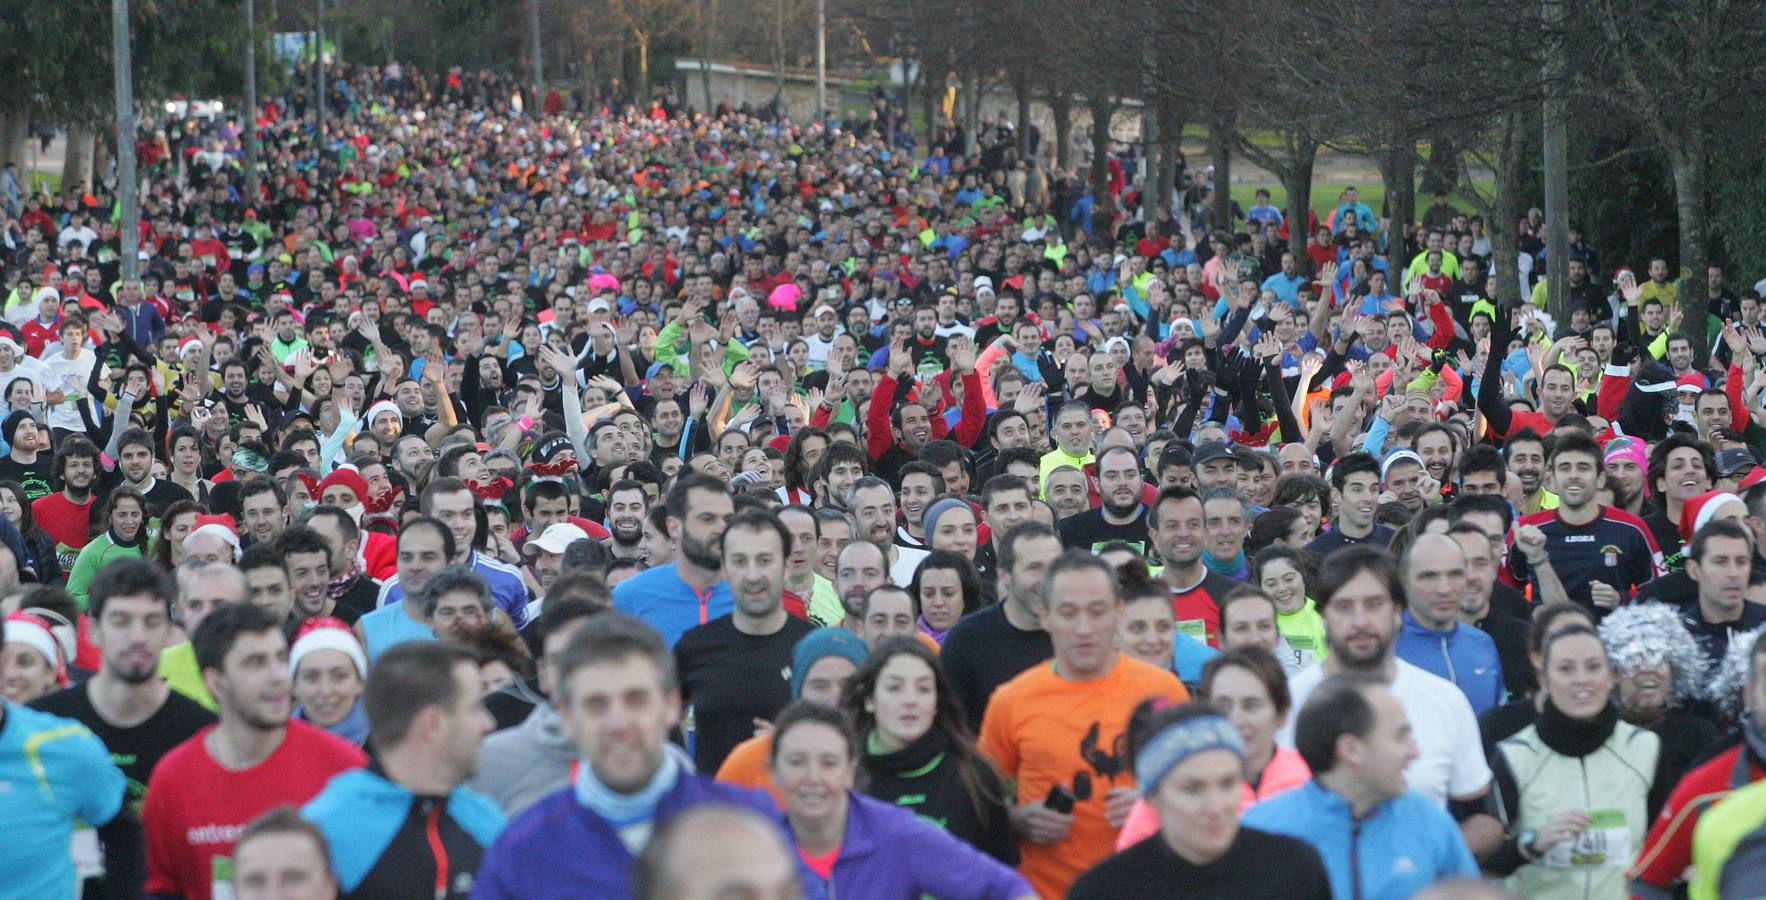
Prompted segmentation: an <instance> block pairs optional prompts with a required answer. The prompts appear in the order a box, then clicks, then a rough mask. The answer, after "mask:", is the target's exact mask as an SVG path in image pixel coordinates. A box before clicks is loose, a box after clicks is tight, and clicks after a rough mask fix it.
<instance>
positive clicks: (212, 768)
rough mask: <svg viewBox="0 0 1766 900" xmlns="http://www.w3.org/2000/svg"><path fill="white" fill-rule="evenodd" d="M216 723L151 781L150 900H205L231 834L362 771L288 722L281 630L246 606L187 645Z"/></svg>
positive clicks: (350, 751) (316, 735) (215, 616)
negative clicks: (215, 706) (165, 899)
mask: <svg viewBox="0 0 1766 900" xmlns="http://www.w3.org/2000/svg"><path fill="white" fill-rule="evenodd" d="M193 642H194V643H195V645H196V659H197V662H198V664H199V665H200V666H201V667H202V677H203V681H204V682H205V683H206V684H207V685H208V689H209V692H210V693H211V694H213V695H214V697H215V700H216V702H217V703H219V704H220V721H219V722H218V723H217V724H215V725H214V726H211V727H209V728H205V729H203V730H202V731H200V732H198V733H197V734H196V735H195V736H194V737H192V738H190V739H189V740H187V741H185V742H184V743H182V744H179V745H178V746H177V748H175V749H174V750H172V752H170V753H168V754H166V756H165V758H164V759H162V760H160V764H159V766H157V767H156V768H155V769H154V770H153V777H152V778H151V780H149V781H148V783H147V802H146V804H145V806H144V807H143V810H142V819H143V820H144V821H145V822H146V823H147V866H148V875H147V893H148V894H150V895H165V896H173V897H184V898H186V900H210V898H211V897H212V896H214V893H213V891H214V888H215V887H217V886H219V887H221V888H222V889H223V890H229V889H230V888H229V884H228V881H227V880H226V879H224V878H219V877H217V873H224V872H225V871H226V868H227V867H226V865H225V863H226V859H227V857H228V856H229V855H230V854H231V853H232V851H233V839H234V836H235V835H237V834H238V833H239V829H240V828H242V827H243V826H244V825H245V824H246V823H247V822H250V821H251V820H252V819H254V818H256V817H257V816H259V815H261V814H263V813H264V812H266V811H268V810H271V809H274V808H276V807H277V806H281V805H282V804H284V803H296V804H298V803H305V802H306V801H308V800H310V799H312V798H313V796H314V795H316V794H318V793H319V791H320V790H322V789H323V788H324V787H325V784H326V782H328V781H329V780H330V779H331V777H332V776H333V775H336V774H337V773H339V772H342V771H344V770H345V769H352V768H356V767H359V766H363V765H366V764H367V762H368V758H367V757H366V756H365V755H363V753H362V751H361V750H360V749H358V748H357V747H355V746H354V745H352V744H349V743H346V742H345V741H344V740H342V739H341V738H336V737H333V736H331V735H329V734H327V733H325V732H324V731H321V730H320V729H318V728H316V727H314V726H312V725H308V724H306V723H305V722H302V721H300V720H298V719H292V720H291V719H290V718H289V713H290V711H291V710H290V708H289V707H290V702H291V701H290V698H291V697H292V691H291V690H290V688H291V678H290V676H289V669H288V640H287V638H285V637H283V635H282V623H281V622H280V621H278V620H277V619H276V617H275V616H274V615H273V614H271V613H270V612H269V611H267V610H264V609H260V608H259V607H256V606H253V605H251V604H249V603H237V604H230V605H227V606H223V607H221V608H220V609H218V610H216V611H215V612H213V613H211V614H210V615H209V616H208V618H206V619H203V620H202V625H201V626H200V627H198V628H197V629H196V634H195V636H194V638H193Z"/></svg>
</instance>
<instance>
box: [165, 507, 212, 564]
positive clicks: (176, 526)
mask: <svg viewBox="0 0 1766 900" xmlns="http://www.w3.org/2000/svg"><path fill="white" fill-rule="evenodd" d="M205 512H207V510H206V509H204V508H203V506H202V504H200V503H198V502H196V501H195V500H179V501H178V502H176V503H172V504H170V505H168V506H167V507H166V511H165V513H163V514H162V515H161V516H160V518H159V536H158V537H155V538H154V539H153V558H154V560H155V561H156V562H158V563H159V564H160V565H161V566H162V567H164V568H165V569H166V570H168V571H170V570H171V569H175V568H177V567H178V565H179V564H180V563H182V562H183V561H184V539H185V538H186V537H189V536H190V532H191V531H192V530H194V529H195V528H196V517H197V516H200V515H202V514H203V513H205Z"/></svg>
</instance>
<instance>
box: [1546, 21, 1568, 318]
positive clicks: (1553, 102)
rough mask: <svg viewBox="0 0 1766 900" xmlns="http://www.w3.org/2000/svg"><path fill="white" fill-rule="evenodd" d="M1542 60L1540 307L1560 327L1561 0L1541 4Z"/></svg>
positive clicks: (1564, 310)
mask: <svg viewBox="0 0 1766 900" xmlns="http://www.w3.org/2000/svg"><path fill="white" fill-rule="evenodd" d="M1542 11H1543V13H1544V19H1545V27H1546V28H1547V30H1548V33H1547V35H1546V41H1547V46H1546V56H1545V103H1544V107H1545V116H1544V123H1543V124H1544V144H1545V148H1544V149H1545V272H1546V279H1547V281H1546V297H1547V301H1546V305H1547V307H1548V309H1549V311H1550V313H1551V316H1552V317H1553V318H1554V319H1556V320H1557V321H1558V322H1559V323H1560V324H1567V323H1568V322H1569V321H1570V294H1569V284H1570V188H1569V180H1570V173H1569V163H1568V159H1569V149H1568V148H1569V130H1568V128H1567V125H1566V123H1567V122H1568V120H1569V115H1568V103H1567V102H1566V101H1565V99H1564V85H1563V78H1564V73H1565V66H1564V45H1563V23H1564V5H1563V0H1545V2H1544V8H1543V10H1542Z"/></svg>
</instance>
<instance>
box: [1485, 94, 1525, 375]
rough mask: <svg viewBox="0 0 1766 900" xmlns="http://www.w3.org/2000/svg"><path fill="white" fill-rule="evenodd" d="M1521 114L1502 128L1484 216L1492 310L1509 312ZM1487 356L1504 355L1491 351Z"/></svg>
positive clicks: (1515, 285) (1516, 293)
mask: <svg viewBox="0 0 1766 900" xmlns="http://www.w3.org/2000/svg"><path fill="white" fill-rule="evenodd" d="M1525 115H1526V113H1525V111H1523V110H1516V111H1515V112H1511V113H1509V115H1508V121H1507V123H1506V125H1505V126H1504V128H1503V136H1502V150H1501V155H1500V156H1499V157H1498V159H1497V163H1496V209H1495V211H1494V214H1492V215H1490V216H1487V217H1486V218H1488V219H1489V220H1490V221H1489V222H1488V225H1489V228H1490V251H1491V255H1492V256H1493V257H1494V259H1493V262H1494V263H1495V264H1496V297H1495V300H1496V308H1497V309H1498V310H1509V309H1512V308H1514V307H1515V306H1516V305H1517V304H1519V303H1520V302H1521V270H1520V258H1521V236H1520V234H1519V233H1518V232H1516V230H1515V225H1516V223H1518V222H1520V221H1521V190H1522V184H1523V176H1522V166H1525V165H1526V164H1527V126H1526V122H1525V121H1524V118H1523V117H1524V116H1525ZM1491 352H1493V353H1495V352H1506V350H1497V349H1495V348H1492V350H1491Z"/></svg>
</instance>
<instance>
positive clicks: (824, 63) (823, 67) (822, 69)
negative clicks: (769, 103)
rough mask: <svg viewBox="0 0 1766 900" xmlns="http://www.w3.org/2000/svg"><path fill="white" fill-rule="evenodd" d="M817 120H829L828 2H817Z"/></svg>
mask: <svg viewBox="0 0 1766 900" xmlns="http://www.w3.org/2000/svg"><path fill="white" fill-rule="evenodd" d="M816 118H817V119H820V120H823V121H826V120H827V118H828V0H816Z"/></svg>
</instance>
